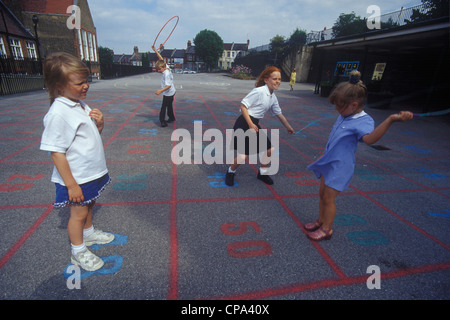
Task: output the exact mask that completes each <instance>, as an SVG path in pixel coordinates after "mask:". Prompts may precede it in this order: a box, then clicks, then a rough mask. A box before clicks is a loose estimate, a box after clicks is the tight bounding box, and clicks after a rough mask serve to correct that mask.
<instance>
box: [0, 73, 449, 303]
mask: <svg viewBox="0 0 450 320" xmlns="http://www.w3.org/2000/svg"><path fill="white" fill-rule="evenodd" d="M159 82H160V75H159V74H157V73H152V74H146V75H139V76H133V77H128V78H122V79H114V80H101V81H94V82H93V83H92V84H91V87H90V91H89V93H88V98H87V100H86V102H87V103H88V104H89V105H90V106H91V107H92V108H100V110H101V111H102V112H103V114H104V117H105V129H104V130H103V133H102V138H103V141H104V148H105V154H106V159H107V165H108V169H109V172H110V175H111V178H112V183H111V184H110V185H109V186H108V188H107V189H106V190H105V192H103V194H102V196H101V197H100V199H99V201H98V202H97V205H96V206H95V209H94V225H95V226H96V227H97V228H99V229H101V230H104V231H109V232H113V233H114V234H115V235H116V239H115V240H114V241H113V242H112V243H110V244H108V245H103V246H94V247H92V251H93V252H95V253H96V254H97V255H99V256H101V257H102V258H103V259H104V260H105V262H106V263H105V266H104V267H103V268H102V269H100V270H98V271H96V272H85V271H82V272H81V275H80V276H81V280H80V282H79V284H80V286H79V288H69V287H70V285H69V281H68V279H69V278H70V277H71V275H72V271H71V269H70V246H69V241H68V236H67V221H68V216H69V210H68V209H54V208H53V207H52V205H51V203H52V201H53V200H54V195H55V188H54V185H53V184H52V183H51V182H50V176H51V171H52V167H53V164H52V162H51V158H50V156H49V154H47V153H46V152H43V151H40V150H39V145H40V138H41V134H42V131H43V124H42V119H43V117H44V115H45V113H46V111H47V109H48V107H49V104H48V98H47V94H46V92H45V91H38V92H31V93H26V94H21V95H13V96H4V97H0V228H1V233H0V299H1V300H17V299H19V300H36V299H44V300H46V299H57V300H63V299H105V300H110V299H111V300H119V299H124V300H130V299H133V300H134V299H138V300H144V299H145V300H197V299H200V300H202V299H207V300H218V299H226V300H229V299H239V300H247V299H256V300H266V299H267V300H308V299H325V300H340V299H363V300H382V299H401V300H403V299H404V300H416V299H432V300H448V299H449V298H450V250H449V249H450V233H449V230H450V201H449V198H450V182H449V179H450V171H449V168H450V135H449V123H450V122H449V117H448V115H444V116H436V117H415V118H414V119H413V120H412V121H409V122H407V123H396V124H394V125H393V126H392V127H391V129H390V130H389V132H388V133H387V134H386V135H385V136H384V137H383V138H382V139H381V140H380V141H379V142H378V143H377V145H376V146H374V147H369V146H366V145H363V144H360V145H359V147H358V151H357V164H356V170H355V175H354V178H353V180H352V183H351V186H350V187H349V188H348V189H347V190H346V191H345V192H342V193H341V195H340V196H339V197H338V198H337V210H338V212H337V217H336V219H335V222H334V227H333V229H334V234H333V237H332V239H331V240H330V241H322V242H318V243H316V242H312V241H310V240H308V239H307V237H306V236H305V231H304V229H303V227H302V226H303V224H305V223H307V222H310V221H313V220H315V219H316V218H317V215H318V189H319V186H318V180H317V179H315V177H314V176H313V173H312V172H309V171H308V170H307V169H306V166H307V165H308V164H309V163H311V162H313V161H314V159H316V158H317V157H318V156H319V155H320V153H321V151H322V150H323V148H324V147H325V144H326V141H327V138H328V134H329V132H330V129H331V126H332V124H333V123H334V121H335V119H336V117H337V113H336V111H335V110H334V108H333V107H332V106H330V105H329V104H328V101H327V99H326V98H322V97H320V96H318V95H315V94H313V89H314V86H311V85H308V84H297V85H296V86H295V90H294V91H292V92H291V91H289V86H288V83H283V84H282V85H281V87H280V89H279V90H278V91H277V92H276V94H277V97H278V99H279V102H280V106H281V108H282V110H283V114H284V115H285V116H286V118H287V119H288V121H289V122H290V123H291V125H292V126H293V128H294V129H295V130H296V131H297V132H296V134H294V135H288V134H287V132H286V130H285V129H284V127H283V126H282V124H281V123H280V122H279V121H278V119H277V118H272V117H270V116H269V115H266V117H265V118H264V119H263V120H262V121H261V125H262V126H263V127H266V128H269V129H279V133H280V138H279V150H277V151H278V152H279V160H280V166H279V170H278V173H277V174H276V175H275V176H273V179H274V182H275V183H274V185H273V186H267V185H265V184H264V183H262V182H261V181H259V180H257V179H256V173H257V171H256V170H257V168H258V167H259V165H249V164H247V165H243V166H241V167H240V168H239V170H238V173H237V175H236V177H235V181H236V182H237V185H235V186H234V187H228V186H226V185H225V184H224V172H225V170H226V169H227V167H228V165H226V164H217V163H214V164H205V163H200V164H193V163H192V164H179V165H176V164H174V163H173V162H172V161H171V151H172V149H173V148H174V147H175V146H176V145H177V144H178V143H179V141H178V140H177V141H171V134H172V132H173V131H174V129H180V128H184V129H187V130H188V131H189V132H190V133H191V134H192V137H193V138H194V122H196V123H197V124H199V123H201V125H202V130H203V132H204V131H205V130H207V129H210V128H216V129H219V130H220V131H222V132H224V133H225V130H226V129H231V128H232V127H233V124H234V121H235V119H236V117H237V116H238V112H239V105H240V100H241V99H242V98H243V97H244V96H245V95H246V94H247V93H248V92H250V90H251V89H252V88H253V86H254V81H242V80H234V79H231V78H229V77H226V76H225V75H223V74H175V86H176V89H177V94H176V98H175V103H174V107H175V114H176V122H175V123H172V124H169V126H168V127H166V128H161V127H160V126H159V121H158V113H159V109H160V105H161V100H162V97H161V96H156V95H155V94H154V93H153V92H154V91H155V90H156V89H158V88H159ZM414 107H415V108H418V109H420V106H414ZM397 111H399V110H398V109H397V107H396V106H395V105H394V106H392V107H391V109H370V108H366V112H368V113H369V114H371V115H372V117H373V118H374V119H375V122H376V124H379V123H380V122H381V121H382V120H383V119H385V117H386V116H387V115H388V114H390V113H393V112H397ZM411 111H413V112H417V110H411ZM419 112H420V110H419ZM196 139H197V140H196V141H197V142H198V143H201V146H200V147H201V148H202V150H208V149H207V146H208V145H209V144H210V143H211V142H209V141H199V139H198V137H197V138H196ZM196 145H197V147H198V146H199V144H196ZM192 151H193V153H192V154H194V151H195V150H194V145H193V149H192ZM377 270H378V271H379V272H380V274H381V276H380V277H379V278H376V276H377ZM369 278H370V279H369ZM70 283H72V282H70ZM74 283H75V282H74ZM376 285H378V287H376Z"/></svg>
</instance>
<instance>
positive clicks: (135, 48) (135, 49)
mask: <svg viewBox="0 0 450 320" xmlns="http://www.w3.org/2000/svg"><path fill="white" fill-rule="evenodd" d="M138 53H139V49H138V46H134V54H138Z"/></svg>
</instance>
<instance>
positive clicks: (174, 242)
mask: <svg viewBox="0 0 450 320" xmlns="http://www.w3.org/2000/svg"><path fill="white" fill-rule="evenodd" d="M175 107H176V97H175V99H174V102H173V110H174V113H175V111H176V108H175ZM176 127H177V125H176V122H174V125H173V130H176ZM175 145H176V141H173V142H172V147H175ZM177 182H178V178H177V165H176V164H174V163H173V162H172V192H171V195H170V221H169V222H170V230H169V238H170V260H169V261H170V266H169V288H168V293H167V299H168V300H177V299H178V278H179V272H178V266H179V261H178V258H179V256H178V227H177Z"/></svg>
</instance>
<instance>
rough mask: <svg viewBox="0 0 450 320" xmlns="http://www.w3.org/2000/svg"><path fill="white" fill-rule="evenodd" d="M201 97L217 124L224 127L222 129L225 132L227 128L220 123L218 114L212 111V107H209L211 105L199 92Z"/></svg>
mask: <svg viewBox="0 0 450 320" xmlns="http://www.w3.org/2000/svg"><path fill="white" fill-rule="evenodd" d="M198 96H199V97H200V99H201V100H202V101H203V103H204V104H205V106H206V108H207V109H208V110H209V112H210V113H211V115H212V116H213V118H214V120H216V122H217V124H218V125H219V126H220V127H221V128H222V131H223V132H225V128H224V127H223V126H222V124H221V123H220V121H219V119H217V117H216V115H215V114H214V112H212V110H211V108H210V107H209V105H208V104H207V103H206V101H205V100H204V99H203V97H202V96H201V95H200V94H199V95H198Z"/></svg>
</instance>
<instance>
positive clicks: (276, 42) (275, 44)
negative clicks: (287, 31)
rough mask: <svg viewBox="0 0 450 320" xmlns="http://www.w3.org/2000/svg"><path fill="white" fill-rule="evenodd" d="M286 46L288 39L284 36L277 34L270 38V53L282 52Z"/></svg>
mask: <svg viewBox="0 0 450 320" xmlns="http://www.w3.org/2000/svg"><path fill="white" fill-rule="evenodd" d="M285 48H286V39H285V38H284V37H283V36H280V35H276V36H275V37H273V38H272V39H270V53H271V54H277V53H278V54H280V53H282V52H283V51H284V49H285Z"/></svg>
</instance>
